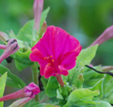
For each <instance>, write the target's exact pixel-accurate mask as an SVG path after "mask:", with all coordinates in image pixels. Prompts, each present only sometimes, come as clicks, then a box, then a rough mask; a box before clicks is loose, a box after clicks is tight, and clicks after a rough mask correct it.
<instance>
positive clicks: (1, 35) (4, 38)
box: [0, 32, 9, 43]
mask: <svg viewBox="0 0 113 107" xmlns="http://www.w3.org/2000/svg"><path fill="white" fill-rule="evenodd" d="M0 40H1V41H2V42H3V43H5V42H6V41H8V40H9V37H8V35H7V34H6V33H4V32H0Z"/></svg>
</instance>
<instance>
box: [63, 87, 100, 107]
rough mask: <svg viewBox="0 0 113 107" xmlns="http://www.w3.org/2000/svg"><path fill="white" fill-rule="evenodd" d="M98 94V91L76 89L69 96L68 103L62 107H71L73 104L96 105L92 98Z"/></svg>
mask: <svg viewBox="0 0 113 107" xmlns="http://www.w3.org/2000/svg"><path fill="white" fill-rule="evenodd" d="M98 94H99V91H90V90H89V89H76V90H74V91H73V92H72V93H71V94H70V95H69V98H68V101H67V103H66V104H65V105H64V106H63V107H71V106H72V105H74V104H76V105H86V104H96V102H94V101H93V100H92V98H93V97H94V96H97V95H98Z"/></svg>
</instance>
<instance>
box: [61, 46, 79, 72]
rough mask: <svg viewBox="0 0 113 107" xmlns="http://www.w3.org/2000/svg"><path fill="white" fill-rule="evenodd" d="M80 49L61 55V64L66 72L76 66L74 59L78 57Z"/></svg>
mask: <svg viewBox="0 0 113 107" xmlns="http://www.w3.org/2000/svg"><path fill="white" fill-rule="evenodd" d="M80 51H81V47H80V48H79V49H78V50H75V51H70V52H67V53H65V54H64V55H63V57H62V60H61V64H62V65H63V66H64V67H65V68H66V69H68V70H70V69H72V68H73V67H74V66H75V65H76V62H75V61H76V57H77V56H78V55H79V53H80Z"/></svg>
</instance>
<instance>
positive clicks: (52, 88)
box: [45, 77, 59, 97]
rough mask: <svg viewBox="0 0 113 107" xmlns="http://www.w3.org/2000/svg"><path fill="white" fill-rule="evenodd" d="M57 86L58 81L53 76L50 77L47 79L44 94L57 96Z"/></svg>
mask: <svg viewBox="0 0 113 107" xmlns="http://www.w3.org/2000/svg"><path fill="white" fill-rule="evenodd" d="M58 88H59V86H58V81H57V79H56V78H55V77H50V78H49V81H48V83H47V87H46V90H45V92H46V94H47V95H48V96H49V97H55V96H57V89H58Z"/></svg>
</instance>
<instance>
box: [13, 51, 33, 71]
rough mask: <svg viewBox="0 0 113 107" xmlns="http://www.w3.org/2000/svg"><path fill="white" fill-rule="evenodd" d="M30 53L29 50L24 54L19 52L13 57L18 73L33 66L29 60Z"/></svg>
mask: <svg viewBox="0 0 113 107" xmlns="http://www.w3.org/2000/svg"><path fill="white" fill-rule="evenodd" d="M30 53H31V50H30V49H29V50H27V51H26V52H21V51H20V50H19V51H17V52H16V53H15V54H14V55H13V58H14V59H15V64H16V67H17V69H18V70H19V71H22V70H23V69H24V68H26V67H28V66H31V65H32V64H33V62H31V61H30V59H29V55H30Z"/></svg>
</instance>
